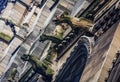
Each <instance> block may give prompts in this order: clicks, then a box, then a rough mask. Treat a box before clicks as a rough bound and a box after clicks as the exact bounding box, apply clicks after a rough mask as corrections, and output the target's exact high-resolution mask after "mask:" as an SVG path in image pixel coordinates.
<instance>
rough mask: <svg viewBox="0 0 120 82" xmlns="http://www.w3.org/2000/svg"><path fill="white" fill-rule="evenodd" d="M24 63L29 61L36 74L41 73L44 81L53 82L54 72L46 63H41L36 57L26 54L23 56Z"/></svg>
mask: <svg viewBox="0 0 120 82" xmlns="http://www.w3.org/2000/svg"><path fill="white" fill-rule="evenodd" d="M21 59H22V60H23V61H28V62H29V63H30V64H31V65H32V69H33V71H34V72H35V73H39V74H41V75H42V76H43V79H44V80H45V79H46V78H47V80H49V81H51V79H52V75H53V73H54V71H53V70H52V69H51V68H50V67H49V66H48V65H46V64H45V63H43V62H41V61H40V60H39V59H37V58H36V57H35V56H32V55H27V54H24V55H22V56H21Z"/></svg>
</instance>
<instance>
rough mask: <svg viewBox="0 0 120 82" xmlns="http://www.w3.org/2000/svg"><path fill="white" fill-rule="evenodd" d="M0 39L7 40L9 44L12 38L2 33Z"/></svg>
mask: <svg viewBox="0 0 120 82" xmlns="http://www.w3.org/2000/svg"><path fill="white" fill-rule="evenodd" d="M0 38H2V39H4V40H6V41H8V42H9V41H10V40H11V39H12V37H10V36H8V35H6V34H4V33H2V32H1V33H0Z"/></svg>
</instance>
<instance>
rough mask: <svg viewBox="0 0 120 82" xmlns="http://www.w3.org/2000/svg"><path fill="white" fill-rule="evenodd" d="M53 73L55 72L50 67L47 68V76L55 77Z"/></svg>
mask: <svg viewBox="0 0 120 82" xmlns="http://www.w3.org/2000/svg"><path fill="white" fill-rule="evenodd" d="M53 73H54V71H53V70H52V69H51V68H50V67H47V70H46V75H53Z"/></svg>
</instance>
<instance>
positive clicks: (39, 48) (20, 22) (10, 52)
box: [0, 0, 120, 82]
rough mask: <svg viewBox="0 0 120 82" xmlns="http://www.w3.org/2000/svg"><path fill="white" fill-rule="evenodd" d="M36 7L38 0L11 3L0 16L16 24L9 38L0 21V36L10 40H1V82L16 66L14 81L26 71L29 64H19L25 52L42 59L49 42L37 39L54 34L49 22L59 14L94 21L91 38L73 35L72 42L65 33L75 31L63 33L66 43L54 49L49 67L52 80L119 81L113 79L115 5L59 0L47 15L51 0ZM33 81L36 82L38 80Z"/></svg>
mask: <svg viewBox="0 0 120 82" xmlns="http://www.w3.org/2000/svg"><path fill="white" fill-rule="evenodd" d="M39 3H40V2H39V1H38V0H36V1H33V2H31V0H25V1H24V0H18V1H17V2H16V3H15V4H13V3H8V5H7V6H6V9H4V12H3V13H2V14H1V15H0V17H3V18H6V19H10V20H12V21H13V23H15V24H16V26H15V30H16V34H14V33H13V31H12V30H11V28H10V26H9V25H8V26H7V25H5V24H4V22H3V21H0V22H1V27H0V32H3V33H6V35H9V36H10V37H13V38H11V40H10V41H8V42H5V41H4V40H2V41H0V42H1V43H0V52H1V53H0V56H1V62H0V66H1V68H0V75H1V80H2V81H6V80H7V79H8V77H9V74H10V73H11V71H10V70H11V69H13V68H14V67H17V70H18V75H17V76H16V77H15V78H16V80H18V79H19V78H20V77H21V76H22V75H23V74H24V72H26V70H29V69H30V67H31V64H29V63H28V62H23V61H22V60H21V59H20V57H21V55H23V54H24V53H27V54H28V53H29V54H32V55H34V56H36V57H37V58H39V59H40V60H41V61H42V60H43V59H44V58H45V57H46V55H47V53H48V49H47V47H48V46H49V44H51V43H50V42H49V41H45V42H44V43H42V42H39V41H38V38H39V36H41V35H42V33H52V32H53V30H54V29H55V24H54V23H53V22H52V21H51V20H52V19H54V17H55V16H57V15H59V14H61V13H63V12H64V11H67V12H69V14H71V16H73V17H77V18H80V17H85V18H88V19H93V18H94V26H93V29H92V33H94V37H91V38H90V37H86V36H83V34H81V31H77V32H78V34H75V36H72V37H71V35H70V33H74V32H73V31H72V30H71V29H69V30H67V32H66V34H65V35H66V36H65V38H64V39H63V41H62V42H61V43H60V44H62V45H63V46H62V47H61V46H59V45H60V44H58V48H59V49H58V55H57V59H56V60H54V62H53V64H52V65H51V68H53V69H54V71H55V73H54V75H53V79H52V81H54V82H105V81H106V82H119V81H120V80H119V77H120V76H119V75H118V74H117V73H119V48H120V46H119V45H118V44H119V30H120V24H119V19H120V1H119V0H108V1H106V0H61V1H60V2H59V4H57V5H56V7H55V8H54V9H53V10H52V11H50V10H49V8H50V7H51V5H52V4H53V3H54V2H53V1H52V0H47V1H46V2H45V5H43V7H42V8H41V7H40V6H39ZM39 7H40V8H39ZM3 27H4V28H3ZM44 31H45V32H44ZM67 37H70V38H69V41H68V42H67V43H66V42H64V41H65V40H66V38H67ZM66 44H67V45H66ZM1 45H5V46H4V47H3V46H1ZM3 51H4V53H3ZM116 54H117V56H116ZM112 62H113V63H112ZM115 70H116V71H115ZM32 73H33V71H32V72H31V74H32ZM113 76H114V77H113ZM28 78H30V77H28ZM38 78H40V79H39V80H40V81H39V80H38ZM36 79H37V81H36V82H41V77H40V76H39V74H37V75H35V77H34V78H32V79H31V81H30V82H32V81H34V80H36Z"/></svg>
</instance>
